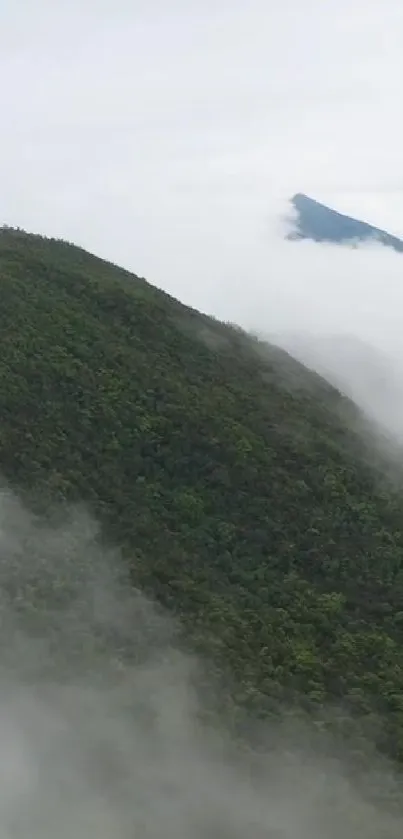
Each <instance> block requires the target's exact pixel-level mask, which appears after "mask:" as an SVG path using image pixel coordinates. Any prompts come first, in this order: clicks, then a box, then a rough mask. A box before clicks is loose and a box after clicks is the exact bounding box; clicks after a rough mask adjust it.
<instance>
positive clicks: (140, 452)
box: [0, 228, 403, 761]
mask: <svg viewBox="0 0 403 839" xmlns="http://www.w3.org/2000/svg"><path fill="white" fill-rule="evenodd" d="M0 290H1V306H0V405H1V423H0V469H1V471H2V473H3V475H4V476H5V478H6V479H7V480H8V481H9V482H10V483H11V484H12V485H13V486H14V487H16V488H18V489H19V490H20V491H23V492H24V493H25V494H26V497H29V498H32V497H34V496H35V497H36V499H38V498H43V499H49V498H52V499H66V500H68V501H69V500H79V501H84V502H85V503H86V504H87V505H88V506H89V507H90V509H91V510H93V511H94V513H95V514H96V516H97V517H98V518H99V519H100V521H101V522H102V523H103V525H104V528H105V534H107V536H108V538H110V539H113V540H114V541H115V542H117V543H118V544H119V545H121V547H122V548H123V550H124V552H125V555H127V557H128V558H129V560H130V563H131V569H132V575H133V581H134V582H135V583H136V585H139V586H141V587H142V588H143V589H144V590H145V591H147V592H150V593H151V594H152V595H153V597H154V598H156V599H157V600H158V601H159V602H160V603H161V604H163V606H165V607H167V608H168V609H170V610H171V611H173V613H174V614H175V615H177V616H178V618H179V619H180V621H181V622H182V624H183V626H184V627H185V629H186V633H187V636H188V637H189V638H190V639H191V643H192V645H193V646H194V648H195V649H197V650H199V651H201V652H202V653H203V654H205V655H206V656H207V657H208V659H209V660H210V661H212V662H214V663H215V667H216V669H217V672H218V673H221V672H222V673H225V674H226V680H227V683H228V685H231V690H230V696H228V698H227V699H228V708H232V710H233V716H234V719H235V720H237V719H241V718H242V709H244V710H246V711H248V712H249V711H253V713H255V714H258V715H259V716H263V717H264V716H265V715H267V714H272V713H278V710H279V708H284V707H287V708H295V709H300V710H301V712H303V713H307V714H308V715H309V714H313V715H314V716H315V717H316V718H319V716H320V714H321V713H322V709H325V708H326V707H327V706H328V705H329V704H330V705H333V704H336V705H338V706H339V707H342V708H343V709H345V716H343V714H342V713H341V714H340V715H339V717H338V724H339V725H340V730H341V731H342V732H343V733H344V734H345V735H346V736H347V737H350V736H351V732H352V726H353V728H354V731H355V733H357V736H358V737H360V736H361V735H365V733H366V732H368V731H370V732H371V733H374V732H375V736H376V742H377V745H378V747H379V748H380V749H381V750H382V751H383V752H385V753H387V754H388V755H391V756H392V757H394V758H395V759H397V760H398V761H403V655H402V654H403V534H402V520H403V518H402V514H403V500H402V497H401V495H400V493H399V491H398V488H396V487H395V488H393V487H392V486H389V485H388V484H387V483H386V481H381V480H380V478H379V475H378V474H377V472H376V469H375V466H374V465H373V464H371V463H370V458H369V455H368V451H367V450H366V448H365V446H364V444H363V442H362V440H361V439H360V435H359V433H358V431H357V427H358V421H359V417H358V413H357V411H356V410H355V409H354V407H353V405H352V404H351V403H349V402H348V400H346V399H343V398H342V396H341V395H340V394H339V393H338V392H337V391H336V390H334V389H332V388H331V387H330V386H329V385H328V384H327V383H325V382H324V381H323V380H322V379H320V378H319V377H318V376H316V375H315V374H313V373H310V372H309V371H308V370H306V369H305V368H304V367H302V366H301V365H299V364H298V363H297V362H295V361H293V359H291V357H289V356H287V354H286V353H284V352H282V351H281V350H279V349H278V348H276V347H272V346H269V345H265V344H263V343H261V342H258V341H256V340H252V338H250V337H248V336H247V335H245V334H244V333H243V332H242V331H241V330H238V329H236V328H234V327H231V326H227V325H225V324H221V323H219V322H217V321H215V320H213V319H210V318H208V317H206V316H204V315H201V314H199V313H197V312H195V311H193V310H191V309H188V308H186V307H185V306H183V305H182V304H180V303H179V302H178V301H176V300H174V299H173V298H171V297H170V296H168V295H167V294H164V293H163V292H161V291H159V290H157V289H156V288H154V287H153V286H151V285H149V284H148V283H147V282H146V281H145V280H144V279H141V278H139V277H136V276H133V275H130V274H129V273H128V272H126V271H123V270H121V269H119V268H117V267H116V266H113V265H110V264H108V263H106V262H104V261H102V260H100V259H97V258H95V257H93V256H91V255H90V254H88V253H86V252H85V251H83V250H81V249H79V248H76V247H73V246H72V245H69V244H67V243H64V242H61V241H55V240H46V239H44V238H42V237H39V236H32V235H28V234H26V233H24V232H22V231H15V230H10V229H6V228H4V229H3V230H2V231H0ZM351 720H353V722H352V721H351ZM371 736H372V734H371Z"/></svg>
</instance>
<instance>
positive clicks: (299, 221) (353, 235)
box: [286, 193, 403, 253]
mask: <svg viewBox="0 0 403 839" xmlns="http://www.w3.org/2000/svg"><path fill="white" fill-rule="evenodd" d="M291 205H292V208H293V213H294V217H293V220H292V222H291V224H292V230H291V231H290V232H289V233H288V234H287V237H286V238H287V239H290V240H298V239H312V240H313V241H315V242H333V243H336V244H340V245H342V244H349V243H350V244H353V245H358V243H360V242H367V241H377V242H380V243H381V244H382V245H385V246H386V247H390V248H393V249H394V250H395V251H398V252H399V253H402V252H403V241H402V240H401V239H398V238H397V237H396V236H391V235H390V234H389V233H386V232H385V231H384V230H380V229H379V228H377V227H373V226H372V225H371V224H367V223H366V222H364V221H358V220H357V219H354V218H350V216H346V215H343V214H342V213H338V212H336V210H332V209H331V208H330V207H326V205H325V204H320V203H319V202H318V201H315V200H314V199H313V198H309V197H308V196H307V195H303V194H302V193H297V194H296V195H294V197H293V198H292V199H291Z"/></svg>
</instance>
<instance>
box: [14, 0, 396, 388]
mask: <svg viewBox="0 0 403 839" xmlns="http://www.w3.org/2000/svg"><path fill="white" fill-rule="evenodd" d="M402 32H403V5H402V3H401V2H400V0H383V2H382V3H381V2H380V0H377V1H376V2H375V0H369V2H368V0H365V2H364V0H348V2H347V0H327V2H326V3H324V2H323V1H322V0H304V2H301V0H282V2H281V3H277V2H276V3H274V2H273V0H250V1H249V2H248V3H245V2H244V0H221V2H213V0H192V2H191V3H189V2H188V0H171V2H169V3H168V2H166V0H113V2H112V0H80V2H79V0H71V2H69V3H66V4H62V3H61V2H60V3H57V2H55V0H18V2H15V3H4V4H2V5H1V10H0V73H1V76H2V85H1V93H0V101H1V114H2V132H1V140H0V143H1V151H2V154H1V156H0V183H1V190H0V223H7V224H10V225H17V226H20V227H23V228H25V229H27V230H29V231H33V232H41V233H45V234H48V235H54V236H61V237H62V238H64V239H68V240H69V241H73V242H75V243H77V244H80V245H83V246H84V247H86V248H87V249H89V250H91V251H93V252H95V253H97V254H99V255H100V256H103V257H105V258H108V259H111V260H113V261H114V262H117V263H119V264H121V265H123V266H124V267H126V268H128V269H130V270H132V271H134V272H135V273H137V274H139V275H141V276H145V277H146V278H147V279H148V280H149V281H150V282H152V283H153V284H155V285H157V286H159V287H161V288H164V289H166V290H167V291H169V292H170V293H171V294H174V295H175V296H177V297H179V298H180V299H181V300H183V301H184V302H186V303H189V304H190V305H193V306H195V307H197V308H200V309H202V310H203V311H206V312H208V313H212V314H215V315H217V316H218V317H220V318H223V319H226V320H235V321H237V322H238V323H241V324H242V325H243V326H246V327H247V328H253V329H255V330H258V331H260V332H263V333H264V334H268V333H272V332H275V331H281V330H283V331H287V330H288V331H289V330H292V329H296V328H302V327H304V328H309V329H316V330H318V329H322V330H325V331H327V332H329V331H330V332H332V331H335V330H336V331H338V332H340V331H343V330H344V331H345V330H350V331H353V332H354V333H355V334H357V335H358V336H359V337H360V338H362V339H365V340H368V339H371V341H372V342H373V343H374V342H375V343H376V342H377V343H378V345H382V347H383V348H385V346H386V345H387V346H388V348H390V347H391V346H392V345H393V347H394V352H395V353H396V352H398V353H399V354H400V355H401V357H402V359H403V339H402V338H401V337H400V331H401V330H400V320H401V318H400V312H401V311H403V292H402V291H401V289H403V283H402V280H401V275H402V270H403V258H402V257H401V256H400V255H399V256H396V255H394V254H392V253H389V252H387V251H386V250H385V249H384V250H382V252H381V251H380V249H379V248H375V249H374V247H369V248H362V249H360V250H359V251H356V252H352V251H351V250H345V249H343V250H340V249H335V248H329V247H327V246H319V245H310V244H306V245H305V244H303V245H301V244H300V243H293V244H292V243H285V242H284V241H283V238H282V236H283V227H282V225H281V217H282V215H283V214H284V212H285V211H286V210H287V202H288V200H289V198H290V197H291V196H292V195H293V194H294V193H295V192H297V191H303V192H306V193H308V194H309V195H311V196H312V197H315V198H317V199H319V200H321V201H325V202H327V203H329V204H331V205H332V206H334V207H335V208H336V209H338V210H340V211H342V212H348V213H351V214H353V215H355V216H357V217H359V218H362V219H363V220H365V221H369V222H371V223H373V224H376V225H379V226H382V227H384V228H386V229H387V230H389V232H391V233H395V234H402V235H403V158H402V151H401V150H402V147H403V142H402V141H403V115H402V109H401V107H400V98H401V91H400V86H401V78H402V72H403V58H402V51H401V39H402ZM396 347H398V350H396ZM399 357H400V356H399ZM402 376H403V361H402Z"/></svg>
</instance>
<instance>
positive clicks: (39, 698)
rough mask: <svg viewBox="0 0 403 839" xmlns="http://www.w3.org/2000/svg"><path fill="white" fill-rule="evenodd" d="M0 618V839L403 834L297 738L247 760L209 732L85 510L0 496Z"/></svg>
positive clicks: (190, 665) (165, 637) (175, 658)
mask: <svg viewBox="0 0 403 839" xmlns="http://www.w3.org/2000/svg"><path fill="white" fill-rule="evenodd" d="M0 604H1V635H0V731H1V743H2V748H1V752H0V836H1V837H2V839H3V837H4V839H14V837H15V839H25V837H26V839H28V837H29V839H33V837H41V839H46V837H49V839H50V837H54V836H58V837H62V838H63V837H66V839H71V837H74V839H81V837H82V839H91V837H94V839H95V837H97V839H100V837H101V839H102V837H105V839H110V837H121V839H125V837H133V836H135V837H139V839H162V837H164V839H166V837H172V839H174V837H175V839H181V837H183V839H189V837H195V839H197V837H200V839H201V838H202V837H203V839H206V837H214V839H218V837H220V839H222V837H228V839H230V837H231V839H235V838H236V837H239V839H241V837H242V839H244V837H245V836H248V837H250V839H254V837H256V839H263V837H273V839H339V837H341V836H343V837H345V839H356V837H357V839H358V837H359V839H362V837H366V838H368V839H372V837H373V839H380V837H385V839H386V837H388V839H394V837H396V839H397V837H400V836H401V831H402V827H403V823H402V821H399V820H398V819H397V817H396V816H395V817H393V816H392V814H391V813H389V814H388V812H387V810H386V809H382V810H381V809H379V806H378V808H377V807H376V806H375V805H374V804H372V805H371V804H370V803H369V802H368V801H367V800H364V798H363V797H361V796H359V794H358V792H357V791H356V790H355V787H354V784H353V783H352V782H351V781H350V780H348V772H347V771H346V768H347V767H346V766H343V764H342V762H341V763H340V761H338V762H337V763H336V762H335V760H333V759H331V757H330V756H329V757H328V758H327V757H326V756H325V755H324V753H323V750H322V752H321V756H320V757H319V753H318V754H315V749H314V747H313V748H310V749H309V750H305V751H304V750H303V748H302V746H301V745H300V744H301V743H302V738H299V737H298V736H296V734H295V732H293V734H292V735H291V732H289V733H288V734H287V728H286V727H285V728H284V730H283V731H281V732H280V731H278V732H277V735H276V732H273V731H272V732H270V731H269V729H268V728H267V727H266V728H264V727H263V728H261V729H260V731H261V736H260V740H261V744H264V743H265V742H267V743H269V742H271V743H272V746H271V749H269V748H267V749H266V750H265V748H263V747H262V748H261V750H260V751H261V754H260V756H259V758H258V759H257V758H256V759H255V760H253V759H252V758H251V757H250V756H249V757H247V752H245V753H243V752H242V751H240V750H239V749H237V748H236V747H235V746H234V744H231V742H230V740H229V737H228V734H225V735H224V733H222V734H220V733H219V730H218V728H217V725H216V724H215V725H214V726H213V725H212V724H209V725H208V724H207V722H206V720H205V716H203V706H202V704H201V699H200V695H199V692H198V673H199V663H198V662H197V661H196V660H193V659H192V658H191V657H190V656H189V655H185V654H184V653H183V652H181V651H180V648H179V645H178V640H177V639H178V637H179V636H178V633H177V628H176V627H175V625H174V624H173V623H172V621H171V619H169V618H168V617H166V616H164V615H162V614H161V612H160V610H159V609H157V608H156V606H155V605H153V604H152V603H150V602H149V601H148V600H146V599H145V598H144V597H143V596H142V595H141V594H140V593H138V592H136V591H135V590H134V589H133V588H132V587H131V586H130V585H129V582H128V578H127V573H126V571H125V567H124V564H123V560H122V559H121V557H120V556H119V554H118V553H117V552H116V551H113V550H111V549H108V550H106V549H105V547H102V537H101V533H100V531H99V529H98V528H97V526H96V524H95V523H94V522H93V521H92V520H91V519H90V518H89V517H88V516H87V515H86V513H85V512H84V511H83V510H79V509H73V510H68V511H66V510H64V511H63V512H60V511H59V512H57V514H55V512H54V511H53V513H52V516H50V517H49V516H48V517H47V519H46V520H45V519H43V518H42V519H40V518H36V517H35V516H34V515H33V514H32V513H30V512H28V511H27V510H26V509H24V508H23V506H22V505H21V503H20V502H19V500H18V499H17V498H16V497H15V496H14V495H12V494H11V493H10V492H9V491H7V490H6V489H4V488H3V489H2V491H1V494H0ZM200 672H201V671H200ZM273 735H276V736H273ZM299 741H300V744H299ZM274 742H275V745H274ZM372 769H374V770H375V771H376V772H378V773H379V774H378V776H377V787H378V790H379V789H381V787H382V784H383V783H385V788H386V786H387V785H388V784H390V769H388V768H387V767H383V768H379V767H377V766H374V767H372Z"/></svg>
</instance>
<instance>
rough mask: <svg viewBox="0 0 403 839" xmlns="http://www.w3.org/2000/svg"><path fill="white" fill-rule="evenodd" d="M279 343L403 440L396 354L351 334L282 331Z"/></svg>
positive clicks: (402, 404) (401, 385) (401, 392)
mask: <svg viewBox="0 0 403 839" xmlns="http://www.w3.org/2000/svg"><path fill="white" fill-rule="evenodd" d="M278 343H279V344H280V345H281V346H282V347H284V349H286V350H287V351H288V352H290V353H291V355H292V356H293V357H294V358H297V359H298V360H299V361H301V362H302V363H303V364H305V365H306V366H307V367H309V368H310V369H312V370H315V371H316V372H317V373H319V374H320V375H321V376H323V377H324V378H325V379H326V380H327V381H328V382H330V383H331V384H332V385H334V387H336V388H337V389H338V390H340V391H341V392H342V393H343V394H344V395H345V396H348V397H350V399H352V400H353V401H354V403H355V404H356V405H358V406H359V407H360V408H361V409H362V410H363V411H364V412H365V414H366V416H368V417H371V418H372V420H374V421H375V422H376V423H378V424H379V426H380V427H381V428H383V429H384V430H386V431H387V432H390V433H392V434H393V436H394V439H395V440H396V439H398V440H400V441H402V440H403V437H402V423H401V419H402V417H403V382H402V376H401V368H400V364H399V363H397V361H396V359H395V358H394V357H393V355H391V354H390V353H388V352H386V351H382V350H380V349H379V348H377V347H374V346H373V345H372V344H371V343H368V342H367V341H363V340H361V339H359V338H358V337H357V336H355V335H350V334H329V333H323V334H321V333H317V334H315V335H312V334H306V333H304V332H301V333H293V334H282V335H281V336H278Z"/></svg>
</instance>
